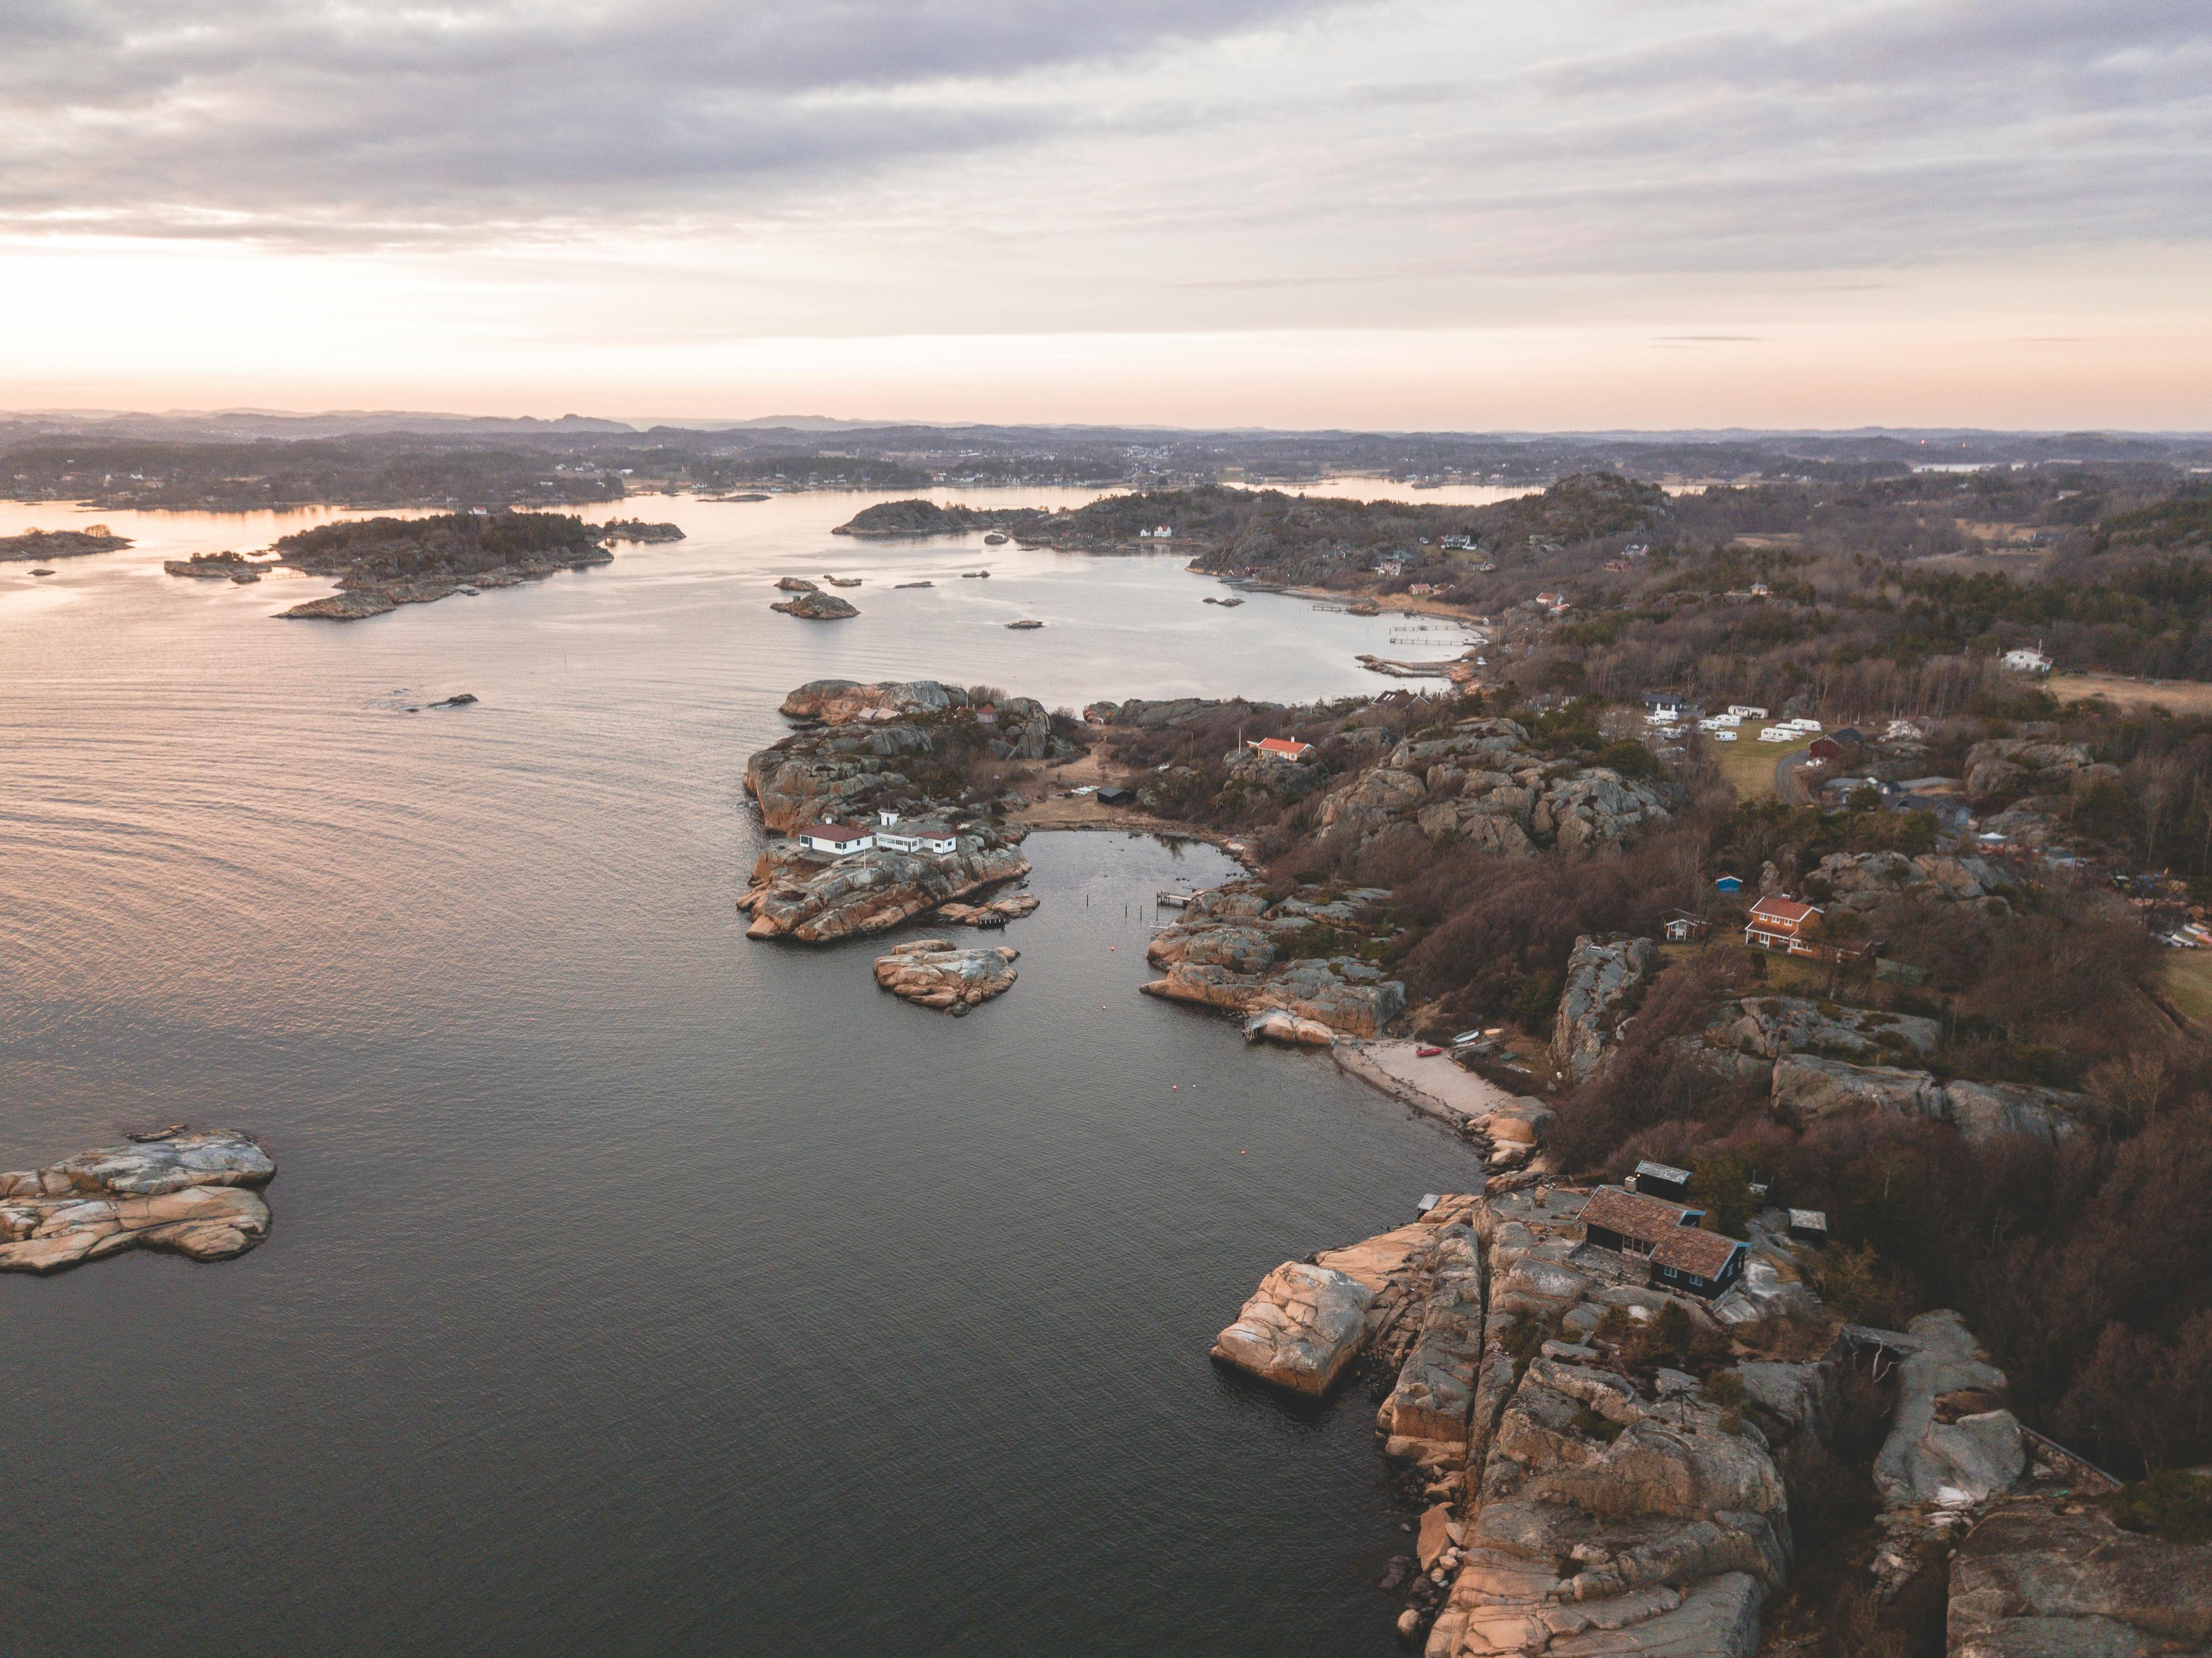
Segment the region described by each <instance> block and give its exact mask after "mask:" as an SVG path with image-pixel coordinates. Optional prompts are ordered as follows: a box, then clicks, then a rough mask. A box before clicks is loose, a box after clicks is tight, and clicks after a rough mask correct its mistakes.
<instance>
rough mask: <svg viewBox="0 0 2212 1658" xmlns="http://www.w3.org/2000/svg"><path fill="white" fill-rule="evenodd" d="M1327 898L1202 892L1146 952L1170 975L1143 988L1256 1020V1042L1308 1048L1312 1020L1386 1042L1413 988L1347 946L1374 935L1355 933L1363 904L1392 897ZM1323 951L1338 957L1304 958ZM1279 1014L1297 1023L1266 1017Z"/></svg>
mask: <svg viewBox="0 0 2212 1658" xmlns="http://www.w3.org/2000/svg"><path fill="white" fill-rule="evenodd" d="M1387 896H1389V895H1388V894H1387V893H1383V892H1381V891H1380V890H1363V891H1361V892H1358V893H1354V894H1348V895H1346V896H1345V897H1343V898H1340V899H1338V900H1335V901H1334V902H1318V900H1319V899H1320V898H1321V897H1322V895H1320V894H1319V893H1317V892H1316V894H1315V895H1314V896H1312V897H1302V896H1297V895H1293V896H1291V897H1289V898H1285V899H1283V900H1281V901H1280V902H1270V901H1269V900H1268V898H1267V896H1266V894H1265V893H1263V892H1261V890H1258V888H1257V886H1256V885H1255V884H1252V883H1249V882H1234V883H1231V884H1229V885H1227V886H1224V887H1221V888H1218V889H1217V890H1214V891H1212V892H1201V893H1199V894H1196V895H1195V896H1193V897H1192V899H1191V900H1190V902H1189V904H1188V907H1187V908H1185V909H1184V911H1183V919H1182V920H1180V921H1177V922H1176V924H1175V925H1174V926H1170V927H1166V928H1164V929H1163V930H1162V931H1161V932H1159V933H1158V934H1157V935H1155V936H1154V938H1152V942H1151V944H1149V945H1147V946H1146V951H1145V957H1146V960H1147V961H1149V962H1151V963H1152V965H1153V966H1154V967H1158V968H1162V969H1165V972H1164V976H1162V977H1161V978H1158V979H1155V980H1153V981H1151V982H1149V983H1147V984H1143V985H1140V986H1139V987H1138V988H1139V989H1140V990H1142V991H1143V992H1144V993H1146V995H1148V996H1158V997H1162V998H1164V999H1167V1000H1169V1001H1177V1002H1189V1003H1193V1004H1194V1005H1198V1006H1201V1007H1215V1008H1219V1009H1221V1010H1222V1011H1225V1012H1230V1013H1237V1014H1242V1015H1244V1016H1245V1017H1247V1018H1249V1019H1254V1020H1255V1029H1257V1033H1258V1034H1257V1035H1256V1036H1255V1037H1254V1040H1269V1041H1279V1040H1285V1039H1287V1040H1292V1041H1297V1042H1304V1041H1305V1038H1304V1037H1301V1036H1298V1035H1297V1032H1296V1029H1295V1026H1296V1023H1297V1022H1302V1021H1303V1022H1310V1023H1316V1024H1320V1025H1323V1026H1326V1027H1328V1029H1330V1030H1331V1031H1332V1032H1334V1033H1338V1034H1340V1035H1351V1036H1370V1037H1371V1036H1379V1035H1382V1034H1383V1030H1384V1029H1385V1028H1386V1027H1388V1026H1389V1023H1390V1022H1391V1021H1392V1020H1393V1019H1395V1018H1396V1017H1398V1016H1399V1015H1400V1014H1401V1013H1403V1012H1404V1011H1406V987H1405V986H1404V985H1403V984H1402V983H1401V982H1400V981H1398V980H1395V979H1386V978H1384V977H1383V970H1382V969H1380V968H1378V967H1376V966H1375V965H1374V964H1373V963H1370V962H1367V961H1364V960H1362V959H1361V958H1360V957H1358V955H1357V954H1355V953H1352V951H1350V950H1346V948H1345V945H1346V944H1347V943H1350V944H1358V943H1360V942H1361V941H1362V940H1363V938H1364V934H1361V933H1358V932H1357V931H1356V930H1355V929H1356V926H1357V923H1356V922H1355V920H1354V912H1355V911H1356V910H1357V909H1358V907H1359V905H1360V904H1361V903H1363V902H1366V901H1367V900H1369V899H1372V898H1381V897H1387ZM1315 944H1318V945H1319V947H1320V948H1322V949H1326V950H1329V951H1330V952H1331V953H1330V954H1328V955H1326V956H1322V955H1312V956H1308V955H1304V954H1301V953H1300V952H1301V951H1302V950H1304V949H1306V948H1308V947H1310V946H1313V945H1315ZM1270 1011H1282V1012H1284V1013H1285V1014H1287V1015H1289V1016H1290V1017H1291V1021H1292V1022H1293V1023H1291V1024H1288V1025H1286V1024H1284V1023H1282V1022H1280V1021H1266V1020H1264V1019H1262V1018H1261V1017H1260V1016H1264V1015H1266V1014H1267V1013H1268V1012H1270ZM1248 1034H1249V1032H1248ZM1315 1045H1316V1046H1317V1045H1319V1044H1318V1043H1317V1042H1316V1044H1315Z"/></svg>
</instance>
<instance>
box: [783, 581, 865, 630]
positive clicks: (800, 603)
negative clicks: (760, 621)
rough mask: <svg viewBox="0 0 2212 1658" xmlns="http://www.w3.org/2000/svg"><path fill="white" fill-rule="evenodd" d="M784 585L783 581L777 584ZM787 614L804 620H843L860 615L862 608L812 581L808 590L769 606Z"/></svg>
mask: <svg viewBox="0 0 2212 1658" xmlns="http://www.w3.org/2000/svg"><path fill="white" fill-rule="evenodd" d="M776 585H777V586H783V585H784V584H783V583H782V582H778V583H777V584H776ZM769 609H770V610H781V611H782V612H783V614H784V615H786V616H797V617H798V618H799V620H800V621H802V622H842V621H844V620H845V619H846V618H847V617H848V616H858V615H860V609H859V607H858V606H856V605H854V604H853V603H852V602H851V601H849V600H848V599H842V598H838V597H837V595H836V594H835V593H825V592H822V591H821V590H820V589H818V588H817V587H815V586H812V585H811V583H810V584H809V585H808V586H807V588H806V591H805V592H801V593H798V594H795V595H794V596H793V597H792V598H787V599H781V600H779V601H778V602H777V603H775V604H771V605H769Z"/></svg>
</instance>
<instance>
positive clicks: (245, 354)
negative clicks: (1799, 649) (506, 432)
mask: <svg viewBox="0 0 2212 1658" xmlns="http://www.w3.org/2000/svg"><path fill="white" fill-rule="evenodd" d="M0 44H3V45H4V49H0V307H4V311H0V316H4V318H5V319H7V322H6V328H7V334H6V336H5V337H6V340H7V343H6V347H5V349H0V407H5V408H15V409H38V408H49V409H51V408H117V409H121V408H128V409H161V408H216V407H230V406H257V407H269V408H291V409H335V408H410V409H443V410H457V411H465V412H472V413H490V414H537V415H544V416H553V415H559V414H562V413H567V412H571V411H573V412H577V413H584V414H592V415H603V416H616V417H618V418H655V417H659V418H684V417H693V418H711V417H722V418H744V417H748V416H761V415H770V414H827V415H836V416H846V417H862V418H875V417H883V418H902V419H916V420H933V421H962V420H984V421H1005V422H1018V421H1095V422H1153V423H1159V424H1173V425H1219V424H1238V425H1267V426H1276V427H1332V426H1333V427H1358V428H1382V429H1462V430H1477V429H1500V428H1514V429H1541V428H1601V427H1628V426H1634V427H1648V428H1668V427H1705V426H1722V425H1740V426H1785V427H1848V426H1857V425H1862V424H1887V425H1908V426H1909V425H1954V424H1956V425H1968V424H1970V425H1982V426H1992V427H2036V428H2086V427H2105V428H2134V429H2197V430H2203V429H2207V428H2212V6H2207V5H2206V4H2205V3H2204V0H1917V3H1892V0H1817V3H1815V0H1759V3H1738V0H1547V3H1546V4H1543V5H1541V6H1531V5H1528V4H1526V3H1516V4H1504V3H1492V0H1459V3H1451V4H1444V3H1425V0H1416V3H1401V0H1376V3H1324V0H1117V3H1115V4H1114V5H1111V6H1102V5H1098V4H1096V3H1073V0H805V3H797V0H787V3H777V4H762V3H757V0H712V3H699V0H622V3H619V4H617V3H611V0H531V3H522V0H422V3H410V4H397V5H392V4H380V3H375V0H346V3H314V0H0Z"/></svg>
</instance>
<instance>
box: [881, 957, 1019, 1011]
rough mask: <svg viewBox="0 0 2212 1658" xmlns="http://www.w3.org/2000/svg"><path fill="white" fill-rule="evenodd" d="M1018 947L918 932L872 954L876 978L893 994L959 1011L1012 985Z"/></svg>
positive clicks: (967, 1009)
mask: <svg viewBox="0 0 2212 1658" xmlns="http://www.w3.org/2000/svg"><path fill="white" fill-rule="evenodd" d="M1020 955H1021V951H1019V950H1014V949H1012V948H1009V947H1007V946H1006V945H1000V946H999V947H998V948H996V949H992V948H988V947H983V948H975V947H969V946H966V945H962V944H954V943H953V942H952V940H951V939H950V938H916V939H913V940H911V941H909V942H908V943H906V944H896V945H894V946H893V947H892V948H891V950H890V952H889V953H888V954H886V955H883V956H878V957H876V982H877V983H878V985H880V986H882V987H884V989H885V990H888V991H890V993H892V994H893V995H895V996H899V997H902V998H903V999H906V1000H908V1001H909V1002H915V1003H917V1004H919V1005H921V1006H923V1007H934V1008H938V1009H941V1010H942V1011H945V1012H947V1013H951V1014H953V1015H955V1016H958V1015H960V1014H964V1013H966V1012H967V1011H969V1009H970V1008H974V1007H980V1006H981V1005H983V1004H984V1003H985V1002H987V1001H989V1000H990V999H992V998H993V997H994V996H1003V995H1005V994H1006V992H1008V991H1009V990H1012V988H1013V987H1014V980H1015V978H1016V977H1017V976H1018V975H1016V974H1015V972H1014V963H1015V961H1016V960H1017V959H1018V957H1020Z"/></svg>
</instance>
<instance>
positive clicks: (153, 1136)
mask: <svg viewBox="0 0 2212 1658" xmlns="http://www.w3.org/2000/svg"><path fill="white" fill-rule="evenodd" d="M191 1127H192V1126H191V1124H190V1123H188V1122H173V1123H171V1124H170V1125H169V1126H168V1127H167V1128H157V1129H155V1131H154V1132H153V1133H150V1134H125V1136H124V1137H123V1138H124V1139H126V1140H130V1141H131V1142H133V1143H134V1144H136V1145H157V1144H159V1143H160V1142H161V1141H162V1140H173V1139H176V1138H177V1136H178V1135H179V1134H187V1133H191Z"/></svg>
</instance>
